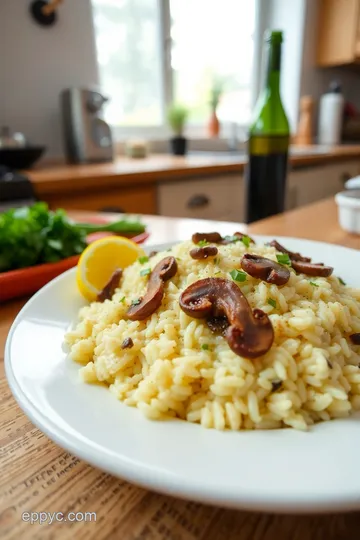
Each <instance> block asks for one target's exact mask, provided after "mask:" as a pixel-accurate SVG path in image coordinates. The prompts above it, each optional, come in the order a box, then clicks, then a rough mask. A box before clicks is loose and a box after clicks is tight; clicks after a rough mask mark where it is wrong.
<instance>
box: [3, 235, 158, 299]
mask: <svg viewBox="0 0 360 540" xmlns="http://www.w3.org/2000/svg"><path fill="white" fill-rule="evenodd" d="M103 236H109V233H95V234H91V235H89V236H88V242H89V243H90V242H93V241H94V240H97V239H98V238H100V237H103ZM148 237H149V233H147V232H144V233H141V234H139V235H137V236H133V237H132V238H131V240H132V241H133V242H136V243H137V244H142V243H143V242H145V240H146V239H147V238H148ZM79 258H80V255H74V256H73V257H68V258H67V259H63V260H62V261H59V262H55V263H47V264H38V265H36V266H30V267H28V268H21V269H20V270H11V271H10V272H2V273H0V302H5V301H6V300H10V299H13V298H20V297H21V296H28V295H30V294H33V293H34V292H36V291H38V290H39V289H41V287H43V286H44V285H46V283H49V281H51V280H52V279H54V278H55V277H57V276H59V275H60V274H62V273H63V272H65V270H69V268H72V267H73V266H76V265H77V263H78V260H79Z"/></svg>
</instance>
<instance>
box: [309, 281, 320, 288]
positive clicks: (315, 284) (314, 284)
mask: <svg viewBox="0 0 360 540" xmlns="http://www.w3.org/2000/svg"><path fill="white" fill-rule="evenodd" d="M309 283H310V285H312V286H313V287H318V286H319V284H318V283H316V282H315V281H310V282H309Z"/></svg>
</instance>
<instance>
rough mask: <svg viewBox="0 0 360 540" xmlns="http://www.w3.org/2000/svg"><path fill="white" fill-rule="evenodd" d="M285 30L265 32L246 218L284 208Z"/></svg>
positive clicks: (252, 128)
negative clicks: (263, 72) (263, 70)
mask: <svg viewBox="0 0 360 540" xmlns="http://www.w3.org/2000/svg"><path fill="white" fill-rule="evenodd" d="M282 41H283V36H282V32H280V31H271V32H269V31H267V32H266V33H265V46H266V48H267V51H266V53H267V54H266V59H267V62H266V76H265V81H264V82H265V84H264V88H263V90H262V92H261V94H260V96H259V98H258V100H257V103H256V106H255V111H254V119H253V121H252V123H251V125H250V130H249V142H248V158H249V159H248V165H247V170H246V175H245V178H246V221H247V223H251V222H252V221H257V220H258V219H263V218H266V217H269V216H272V215H274V214H278V213H280V212H283V211H284V206H285V193H286V175H287V164H288V150H289V139H290V131H289V122H288V119H287V116H286V113H285V110H284V107H283V104H282V101H281V96H280V67H281V44H282Z"/></svg>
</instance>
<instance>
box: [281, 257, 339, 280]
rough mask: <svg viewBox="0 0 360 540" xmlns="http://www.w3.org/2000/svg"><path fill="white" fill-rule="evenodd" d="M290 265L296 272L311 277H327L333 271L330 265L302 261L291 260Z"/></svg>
mask: <svg viewBox="0 0 360 540" xmlns="http://www.w3.org/2000/svg"><path fill="white" fill-rule="evenodd" d="M291 266H292V267H293V269H294V270H295V271H296V272H297V273H298V274H306V275H307V276H313V277H329V276H331V274H332V273H333V271H334V269H333V268H332V267H331V266H324V265H323V264H314V263H310V262H304V261H291Z"/></svg>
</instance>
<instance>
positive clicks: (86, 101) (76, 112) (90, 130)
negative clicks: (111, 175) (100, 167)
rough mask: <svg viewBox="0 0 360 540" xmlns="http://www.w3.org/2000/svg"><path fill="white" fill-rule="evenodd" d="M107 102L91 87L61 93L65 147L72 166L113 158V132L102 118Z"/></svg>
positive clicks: (70, 89) (68, 89)
mask: <svg viewBox="0 0 360 540" xmlns="http://www.w3.org/2000/svg"><path fill="white" fill-rule="evenodd" d="M107 100H108V98H106V97H105V96H103V95H102V94H101V93H100V92H98V91H96V90H91V89H89V88H67V89H66V90H63V91H62V92H61V95H60V102H61V111H62V117H63V130H64V146H65V152H66V157H67V159H68V161H70V162H71V163H95V162H101V161H111V160H112V159H113V141H112V135H111V129H110V126H109V124H107V123H106V122H105V120H104V119H103V118H102V106H103V105H104V103H105V102H106V101H107Z"/></svg>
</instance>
